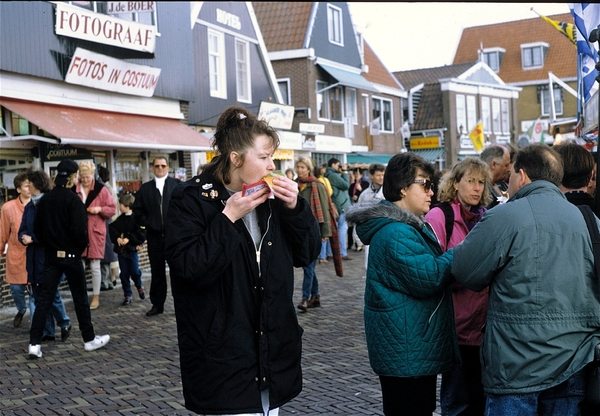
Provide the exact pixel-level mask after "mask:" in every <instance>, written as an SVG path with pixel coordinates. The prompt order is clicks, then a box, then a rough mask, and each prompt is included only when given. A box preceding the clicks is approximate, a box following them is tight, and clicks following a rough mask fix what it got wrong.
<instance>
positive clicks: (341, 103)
mask: <svg viewBox="0 0 600 416" xmlns="http://www.w3.org/2000/svg"><path fill="white" fill-rule="evenodd" d="M338 93H339V97H338V96H337V94H338ZM344 95H345V94H344V87H342V86H341V85H338V86H336V87H333V88H330V89H329V118H330V119H331V121H332V122H334V123H343V122H344V114H345V112H344V104H345V99H344ZM336 98H337V99H336ZM336 103H337V104H338V105H339V110H340V114H339V118H335V112H334V111H333V109H334V105H335V104H336Z"/></svg>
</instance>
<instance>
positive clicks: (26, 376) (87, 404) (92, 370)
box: [0, 253, 439, 416]
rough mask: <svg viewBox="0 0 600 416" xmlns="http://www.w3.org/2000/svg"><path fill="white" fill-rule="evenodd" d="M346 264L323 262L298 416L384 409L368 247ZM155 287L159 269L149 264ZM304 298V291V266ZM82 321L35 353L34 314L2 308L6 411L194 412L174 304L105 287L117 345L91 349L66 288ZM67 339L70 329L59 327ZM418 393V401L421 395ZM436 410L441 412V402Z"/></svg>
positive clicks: (109, 329) (103, 317)
mask: <svg viewBox="0 0 600 416" xmlns="http://www.w3.org/2000/svg"><path fill="white" fill-rule="evenodd" d="M350 255H351V256H353V257H354V260H352V261H345V262H344V268H345V277H343V278H339V277H336V276H335V273H334V269H333V262H329V263H326V264H321V265H317V276H318V277H319V283H320V292H321V299H322V300H321V303H322V307H321V308H315V309H310V310H309V311H308V312H306V313H302V312H300V313H299V314H298V318H299V321H300V324H301V325H302V327H303V328H304V337H303V374H304V388H303V391H302V393H301V394H300V395H299V396H298V397H296V398H295V399H294V400H292V401H291V402H289V403H287V404H286V405H284V406H283V407H282V408H281V409H280V413H279V414H280V415H281V416H288V415H382V414H383V412H382V406H381V391H380V387H379V381H378V378H377V377H376V376H375V374H374V373H373V372H372V370H371V368H370V366H369V362H368V357H367V350H366V345H365V337H364V330H363V314H362V313H363V290H364V284H365V280H364V279H363V278H362V275H363V269H362V263H363V262H362V257H363V254H362V253H351V254H350ZM144 276H145V277H144V284H145V287H146V288H149V286H150V282H149V270H144ZM295 280H296V281H295V287H296V290H295V296H294V302H295V304H297V303H298V302H299V301H300V298H301V287H302V269H296V273H295ZM63 296H64V298H65V304H66V307H67V312H68V314H69V316H70V317H71V319H72V321H73V331H72V333H71V337H70V338H69V339H68V340H67V341H66V342H64V343H62V342H60V341H56V342H46V343H43V344H42V353H43V357H42V358H41V359H38V360H29V359H27V345H28V342H29V331H28V329H29V323H30V320H29V313H27V314H26V315H25V318H24V319H23V323H22V324H21V326H20V327H19V328H14V327H13V316H14V314H15V313H16V309H15V308H4V309H0V334H1V335H0V359H1V362H0V413H1V414H2V415H5V416H8V415H69V414H71V415H86V416H91V415H192V414H193V413H192V412H190V411H187V410H186V409H185V407H184V404H183V397H182V394H181V379H180V372H179V352H178V349H177V337H176V328H175V314H174V311H173V301H172V298H171V296H170V295H169V297H168V299H167V304H166V305H165V313H164V314H163V315H159V316H155V317H151V318H149V317H146V316H145V313H146V311H147V310H149V309H150V306H151V305H150V301H149V300H148V298H146V300H144V301H141V300H139V299H138V298H137V297H136V298H134V302H133V304H132V305H131V306H129V307H123V306H120V303H121V301H122V296H123V292H122V290H121V286H120V285H119V286H117V287H116V288H115V290H111V291H105V292H101V295H100V308H98V309H97V310H94V311H92V321H93V323H94V328H95V330H96V333H97V334H100V335H101V334H106V333H109V334H110V336H111V340H110V343H109V344H108V345H107V347H105V348H102V349H100V350H97V351H94V352H85V351H84V349H83V341H82V339H81V335H80V332H79V331H78V329H77V318H76V316H75V312H74V310H73V304H72V301H71V300H70V299H69V296H70V293H69V292H68V291H67V292H65V293H63ZM58 334H59V336H60V330H59V331H58ZM415 399H416V400H418V398H415ZM435 415H439V407H438V409H437V410H436V413H435Z"/></svg>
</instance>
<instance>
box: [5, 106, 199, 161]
mask: <svg viewBox="0 0 600 416" xmlns="http://www.w3.org/2000/svg"><path fill="white" fill-rule="evenodd" d="M0 105H2V106H3V107H6V108H8V109H9V110H10V111H12V112H13V113H15V114H18V115H19V116H21V117H23V118H24V119H26V120H28V121H29V122H30V123H32V124H34V125H36V126H38V127H39V128H40V129H42V130H44V131H46V132H48V133H50V134H51V135H53V136H55V137H56V138H57V144H69V145H73V146H88V147H95V148H124V149H140V150H172V151H175V150H188V151H205V150H209V149H210V140H209V139H208V138H207V137H206V136H204V135H203V134H201V133H198V132H196V131H195V130H193V129H192V128H190V127H188V126H186V125H185V124H183V123H181V122H180V121H178V120H174V119H169V118H161V117H149V116H142V115H136V114H124V113H114V112H109V111H101V110H93V109H87V108H79V107H68V106H62V105H51V104H45V103H40V102H37V101H23V100H15V99H12V98H4V97H0ZM29 137H31V136H29ZM11 139H12V140H18V139H19V137H18V136H16V137H13V138H11ZM39 139H45V141H49V140H51V139H47V138H41V137H40V138H39ZM3 146H5V145H3Z"/></svg>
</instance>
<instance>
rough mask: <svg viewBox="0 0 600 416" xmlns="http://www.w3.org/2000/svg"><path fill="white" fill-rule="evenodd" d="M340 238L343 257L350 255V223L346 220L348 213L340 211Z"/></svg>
mask: <svg viewBox="0 0 600 416" xmlns="http://www.w3.org/2000/svg"><path fill="white" fill-rule="evenodd" d="M337 222H338V238H339V240H340V251H341V253H342V257H347V256H348V223H347V222H346V213H345V212H342V213H340V216H339V218H338V221H337Z"/></svg>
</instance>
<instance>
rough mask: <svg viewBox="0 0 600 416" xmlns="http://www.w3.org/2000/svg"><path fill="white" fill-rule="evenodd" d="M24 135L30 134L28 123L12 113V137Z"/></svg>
mask: <svg viewBox="0 0 600 416" xmlns="http://www.w3.org/2000/svg"><path fill="white" fill-rule="evenodd" d="M26 134H31V125H30V124H29V121H27V120H26V119H24V118H23V117H21V116H19V115H17V114H15V113H12V135H13V136H23V135H26Z"/></svg>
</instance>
